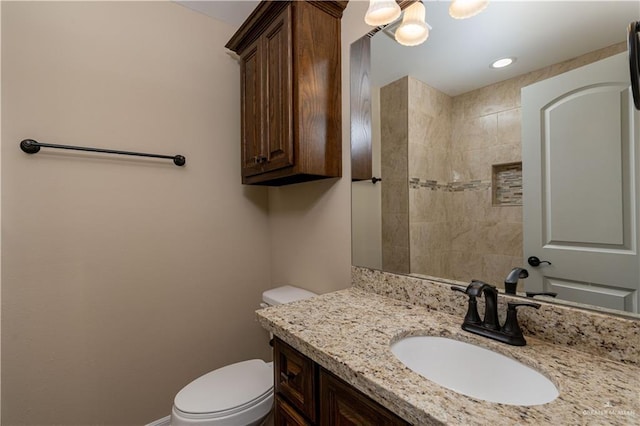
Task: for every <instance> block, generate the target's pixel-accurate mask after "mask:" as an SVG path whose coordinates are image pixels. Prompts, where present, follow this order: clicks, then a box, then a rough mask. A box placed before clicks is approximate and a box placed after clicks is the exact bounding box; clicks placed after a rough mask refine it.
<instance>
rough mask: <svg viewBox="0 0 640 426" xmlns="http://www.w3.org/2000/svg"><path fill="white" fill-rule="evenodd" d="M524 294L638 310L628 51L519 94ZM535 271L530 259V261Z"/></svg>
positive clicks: (634, 124) (635, 117)
mask: <svg viewBox="0 0 640 426" xmlns="http://www.w3.org/2000/svg"><path fill="white" fill-rule="evenodd" d="M522 120H523V121H522V154H523V155H522V158H523V184H524V188H523V193H524V210H523V213H524V223H525V226H524V258H525V261H526V259H527V258H528V257H530V256H536V257H538V258H540V259H541V260H545V261H549V262H550V264H547V263H542V264H540V265H539V266H537V267H534V266H529V265H527V268H528V270H529V272H530V276H529V278H528V279H527V280H526V284H525V285H526V289H527V290H528V291H553V292H557V293H558V296H559V297H560V298H562V299H564V300H570V301H574V302H579V303H586V304H594V305H595V304H597V305H600V306H603V307H606V308H611V309H617V310H624V311H628V312H638V304H639V303H638V301H639V296H638V294H639V288H638V287H639V285H640V284H639V282H640V262H639V258H638V253H637V250H638V242H639V238H638V235H639V234H638V211H637V206H638V201H639V200H638V198H640V197H639V194H640V192H639V191H638V188H639V187H640V179H639V178H638V161H637V150H638V148H639V146H638V145H639V143H638V138H639V134H640V132H639V130H638V123H640V119H639V114H638V112H637V111H635V109H634V108H633V104H632V99H631V94H630V91H629V70H628V62H627V55H626V53H622V54H618V55H615V56H612V57H610V58H607V59H604V60H601V61H598V62H596V63H593V64H590V65H587V66H584V67H581V68H578V69H575V70H573V71H569V72H567V73H564V74H561V75H559V76H556V77H553V78H550V79H548V80H544V81H541V82H538V83H536V84H533V85H531V86H528V87H525V88H523V89H522ZM533 263H534V264H535V262H533Z"/></svg>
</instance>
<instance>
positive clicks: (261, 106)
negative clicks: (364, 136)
mask: <svg viewBox="0 0 640 426" xmlns="http://www.w3.org/2000/svg"><path fill="white" fill-rule="evenodd" d="M346 3H347V2H346V1H263V2H261V3H260V4H259V5H258V7H257V8H256V9H255V11H254V12H253V13H252V14H251V15H250V16H249V18H247V20H246V21H245V23H244V24H243V25H242V26H241V27H240V29H239V30H238V31H237V32H236V33H235V34H234V36H233V37H232V38H231V40H229V42H228V43H227V45H226V47H227V48H229V49H231V50H233V51H234V52H236V53H237V54H238V55H239V56H240V60H241V66H240V76H241V108H242V111H241V117H242V132H241V134H242V136H241V137H242V183H244V184H258V185H272V186H279V185H286V184H290V183H297V182H304V181H309V180H315V179H322V178H328V177H340V176H341V174H342V120H341V119H342V101H341V58H340V18H341V17H342V11H343V10H344V8H345V6H346Z"/></svg>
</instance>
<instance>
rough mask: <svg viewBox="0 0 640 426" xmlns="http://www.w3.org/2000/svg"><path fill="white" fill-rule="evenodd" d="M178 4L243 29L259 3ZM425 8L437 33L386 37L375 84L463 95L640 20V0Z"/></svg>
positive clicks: (375, 47) (613, 37)
mask: <svg viewBox="0 0 640 426" xmlns="http://www.w3.org/2000/svg"><path fill="white" fill-rule="evenodd" d="M351 1H357V0H351ZM177 3H179V4H181V5H184V6H186V7H188V8H191V9H193V10H197V11H199V12H201V13H204V14H206V15H209V16H211V17H214V18H216V19H219V20H221V21H224V22H227V23H229V24H231V25H233V26H235V27H239V26H240V24H241V23H242V22H243V21H244V19H246V17H248V16H249V14H250V13H251V11H252V10H253V9H254V8H255V6H256V5H257V4H258V1H255V0H236V1H178V2H177ZM424 3H425V5H426V9H427V22H428V23H429V24H430V25H431V27H432V30H431V33H430V36H429V38H428V39H427V41H426V42H425V43H424V44H422V45H421V46H417V47H404V46H401V45H399V44H398V43H396V42H395V41H394V40H392V39H391V38H389V37H387V36H386V35H385V34H383V33H379V34H377V35H376V36H375V37H374V38H373V44H372V68H373V71H372V75H371V81H372V84H374V85H376V86H382V85H384V84H387V83H389V82H391V81H394V80H396V79H398V78H400V77H403V76H405V75H411V76H413V77H415V78H418V79H420V80H422V81H424V82H425V83H427V84H429V85H431V86H433V87H436V88H439V89H440V90H442V91H444V92H445V93H448V94H450V95H457V94H460V93H464V92H467V91H469V90H473V89H476V88H479V87H483V86H486V85H489V84H492V83H495V82H498V81H501V80H504V79H507V78H511V77H514V76H517V75H521V74H524V73H527V72H529V71H533V70H536V69H539V68H543V67H545V66H548V65H551V64H555V63H558V62H561V61H564V60H567V59H571V58H574V57H576V56H580V55H582V54H584V53H587V52H590V51H593V50H596V49H600V48H602V47H606V46H610V45H612V44H615V43H618V42H622V41H625V40H626V28H627V25H628V24H629V23H630V22H631V21H637V20H640V0H618V1H616V0H607V1H540V0H538V1H504V0H503V1H496V0H492V1H490V3H489V6H488V7H487V9H485V11H484V12H482V13H481V14H479V15H477V16H475V17H473V18H470V19H465V20H455V19H453V18H451V17H449V14H448V7H449V1H434V0H426V1H425V2H424ZM505 56H516V57H517V61H516V63H515V64H514V65H512V66H510V67H507V68H504V69H501V70H494V69H490V68H489V65H490V63H491V62H493V61H494V60H495V59H498V58H502V57H505Z"/></svg>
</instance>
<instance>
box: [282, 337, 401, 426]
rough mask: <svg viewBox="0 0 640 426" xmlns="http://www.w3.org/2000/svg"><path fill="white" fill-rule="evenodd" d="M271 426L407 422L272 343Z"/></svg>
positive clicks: (381, 425) (379, 425) (387, 425)
mask: <svg viewBox="0 0 640 426" xmlns="http://www.w3.org/2000/svg"><path fill="white" fill-rule="evenodd" d="M273 367H274V371H275V392H276V395H275V400H276V403H275V415H274V419H275V426H285V425H286V426H312V425H323V426H324V425H327V426H333V425H359V426H406V425H408V423H407V422H405V421H404V420H402V419H401V418H400V417H398V416H396V415H395V414H393V413H392V412H391V411H389V410H387V409H386V408H384V407H383V406H381V405H380V404H378V403H377V402H375V401H373V400H372V399H371V398H369V397H368V396H366V395H365V394H363V393H361V392H360V391H358V390H356V389H355V388H353V387H352V386H350V385H349V384H347V383H345V382H344V381H342V380H341V379H339V378H338V377H336V376H334V375H333V374H331V373H330V372H328V371H327V370H325V369H323V368H321V367H320V366H319V365H318V364H316V363H315V362H313V361H312V360H311V359H309V358H308V357H306V356H304V355H303V354H301V353H300V352H298V351H297V350H295V349H293V348H292V347H291V346H289V345H287V344H286V343H284V342H283V341H281V340H280V339H278V338H275V339H274V346H273Z"/></svg>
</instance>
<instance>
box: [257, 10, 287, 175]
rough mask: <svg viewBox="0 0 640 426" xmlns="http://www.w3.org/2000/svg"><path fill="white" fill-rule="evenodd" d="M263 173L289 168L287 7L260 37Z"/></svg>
mask: <svg viewBox="0 0 640 426" xmlns="http://www.w3.org/2000/svg"><path fill="white" fill-rule="evenodd" d="M263 47H264V60H265V64H264V70H265V73H266V75H265V79H264V80H265V88H264V95H265V96H264V102H263V111H264V113H265V114H266V120H264V128H265V132H264V149H263V152H264V153H265V155H266V156H267V160H266V164H265V168H264V170H265V171H270V170H277V169H281V168H283V167H287V166H291V165H293V149H294V147H293V127H292V115H293V108H292V102H291V99H292V96H293V85H292V70H291V65H290V64H291V53H292V46H291V6H289V7H287V8H286V9H285V10H283V11H282V13H281V14H280V16H279V17H278V18H276V19H275V20H274V21H273V22H272V23H271V25H270V26H269V28H267V30H266V31H265V33H264V37H263Z"/></svg>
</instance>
